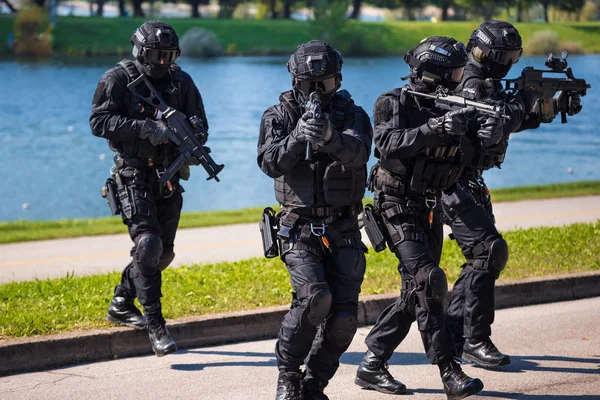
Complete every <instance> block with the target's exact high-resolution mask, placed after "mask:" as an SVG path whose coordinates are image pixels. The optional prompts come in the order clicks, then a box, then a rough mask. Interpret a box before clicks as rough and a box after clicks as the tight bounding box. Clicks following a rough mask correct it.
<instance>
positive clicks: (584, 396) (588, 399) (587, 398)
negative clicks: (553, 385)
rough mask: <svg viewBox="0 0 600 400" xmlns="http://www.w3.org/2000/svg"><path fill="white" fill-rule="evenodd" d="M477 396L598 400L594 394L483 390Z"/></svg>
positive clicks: (515, 398)
mask: <svg viewBox="0 0 600 400" xmlns="http://www.w3.org/2000/svg"><path fill="white" fill-rule="evenodd" d="M477 395H478V396H487V397H500V398H503V399H510V400H598V395H594V394H589V395H588V394H579V395H577V394H576V395H573V394H523V393H506V392H489V391H487V390H483V391H481V392H479V393H477Z"/></svg>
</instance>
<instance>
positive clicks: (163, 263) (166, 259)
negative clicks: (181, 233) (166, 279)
mask: <svg viewBox="0 0 600 400" xmlns="http://www.w3.org/2000/svg"><path fill="white" fill-rule="evenodd" d="M174 258H175V253H173V252H172V251H171V252H169V253H163V254H162V255H161V256H160V260H158V264H157V265H156V268H158V269H159V270H161V271H164V270H165V269H167V267H168V266H169V264H171V261H173V259H174Z"/></svg>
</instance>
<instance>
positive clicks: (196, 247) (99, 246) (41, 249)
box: [0, 196, 600, 283]
mask: <svg viewBox="0 0 600 400" xmlns="http://www.w3.org/2000/svg"><path fill="white" fill-rule="evenodd" d="M494 210H495V211H494V213H495V215H496V220H497V226H498V228H499V229H500V230H510V229H515V228H529V227H535V226H542V225H568V224H571V223H574V222H593V221H596V220H597V219H600V196H589V197H573V198H563V199H549V200H527V201H518V202H508V203H498V204H496V205H495V206H494ZM258 218H259V216H258V215H257V221H258ZM363 238H364V240H365V241H366V240H368V239H367V238H366V235H363ZM131 245H132V242H131V240H130V239H129V236H128V235H105V236H94V237H82V238H76V239H57V240H46V241H39V242H28V243H16V244H6V245H0V255H1V256H0V283H3V282H9V281H21V280H29V279H35V278H45V277H61V276H65V275H67V274H68V273H74V274H75V275H85V274H94V273H100V272H108V271H114V270H119V271H120V270H122V269H123V267H124V266H125V265H126V264H127V263H128V261H129V250H130V249H131ZM175 253H176V254H177V255H176V258H175V260H174V263H173V265H175V266H178V265H183V264H193V263H207V262H219V261H235V260H243V259H248V258H251V257H262V246H261V243H260V234H259V232H258V222H257V223H255V224H241V225H229V226H219V227H211V228H194V229H182V230H180V231H179V232H178V233H177V239H176V241H175Z"/></svg>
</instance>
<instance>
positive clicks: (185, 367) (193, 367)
mask: <svg viewBox="0 0 600 400" xmlns="http://www.w3.org/2000/svg"><path fill="white" fill-rule="evenodd" d="M188 353H190V354H207V355H209V354H210V355H217V356H231V357H261V358H269V360H263V361H242V360H240V361H220V362H209V363H198V364H171V369H174V370H177V371H202V370H203V369H205V368H211V367H276V366H277V362H276V361H275V354H274V353H256V352H244V351H239V352H238V351H219V350H217V351H207V350H182V351H178V352H177V353H175V354H188Z"/></svg>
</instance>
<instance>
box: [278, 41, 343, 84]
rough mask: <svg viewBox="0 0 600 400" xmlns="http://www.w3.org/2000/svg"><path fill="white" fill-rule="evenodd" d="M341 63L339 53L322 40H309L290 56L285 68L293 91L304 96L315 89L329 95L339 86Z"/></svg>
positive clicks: (341, 59)
mask: <svg viewBox="0 0 600 400" xmlns="http://www.w3.org/2000/svg"><path fill="white" fill-rule="evenodd" d="M342 63H343V58H342V54H341V53H340V52H339V51H337V50H336V49H334V48H333V47H331V46H330V45H328V44H327V43H326V42H324V41H322V40H311V41H310V42H308V43H304V44H301V45H300V46H298V48H297V49H296V51H295V52H294V54H292V55H291V56H290V60H289V61H288V63H287V68H288V71H289V72H290V74H292V86H293V87H294V88H295V89H297V90H299V91H301V92H302V93H305V94H307V93H311V92H314V91H315V90H317V89H318V90H320V91H321V92H322V93H324V94H329V93H333V92H335V91H336V90H337V89H339V87H340V85H341V80H342Z"/></svg>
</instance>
